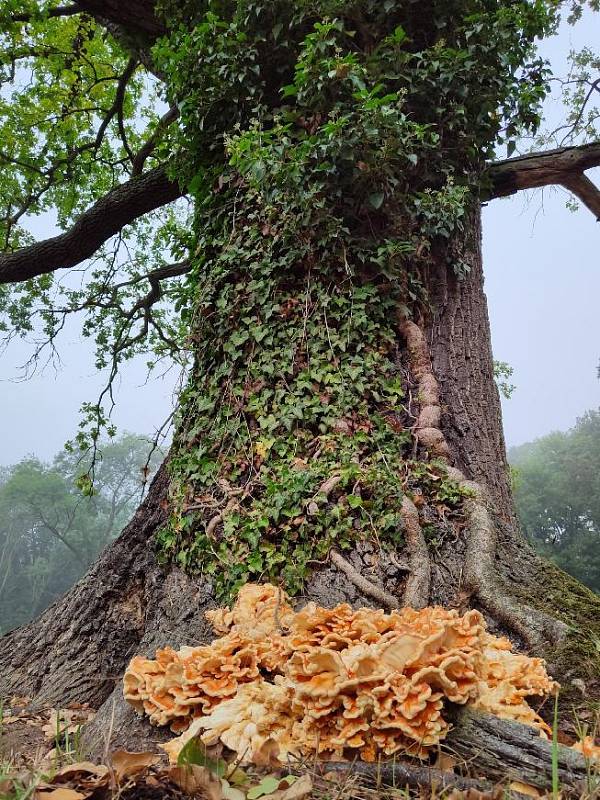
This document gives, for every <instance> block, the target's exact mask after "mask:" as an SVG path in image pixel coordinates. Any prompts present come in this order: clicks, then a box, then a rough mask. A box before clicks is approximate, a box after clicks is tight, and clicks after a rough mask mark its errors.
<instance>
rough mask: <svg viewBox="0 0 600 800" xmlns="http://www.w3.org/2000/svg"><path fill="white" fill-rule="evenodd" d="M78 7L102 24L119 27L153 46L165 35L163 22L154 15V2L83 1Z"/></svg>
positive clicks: (132, 0) (147, 0)
mask: <svg viewBox="0 0 600 800" xmlns="http://www.w3.org/2000/svg"><path fill="white" fill-rule="evenodd" d="M77 5H78V6H79V7H80V8H81V9H82V10H83V11H85V12H87V13H88V14H90V15H91V16H93V17H95V18H96V19H98V21H99V22H100V23H101V24H105V23H106V22H109V23H112V24H114V25H118V26H119V27H121V28H123V30H125V31H126V32H127V33H128V34H129V35H132V36H136V37H139V38H141V39H142V40H146V41H147V42H148V43H149V44H151V43H152V42H153V41H154V40H155V39H157V38H158V37H159V36H162V35H163V34H164V33H165V26H164V24H163V22H162V21H161V20H160V19H159V18H158V17H157V16H156V14H155V13H154V6H155V5H156V3H155V1H154V0H129V2H127V3H121V2H119V0H81V2H78V3H77Z"/></svg>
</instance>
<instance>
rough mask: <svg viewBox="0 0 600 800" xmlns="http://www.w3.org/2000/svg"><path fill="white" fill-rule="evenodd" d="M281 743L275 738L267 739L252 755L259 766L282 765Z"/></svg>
mask: <svg viewBox="0 0 600 800" xmlns="http://www.w3.org/2000/svg"><path fill="white" fill-rule="evenodd" d="M278 756H279V745H278V744H277V742H275V741H274V740H273V739H267V740H266V741H265V742H263V743H262V745H261V746H260V747H259V748H258V750H256V751H255V752H254V754H253V755H252V761H253V763H254V764H256V766H257V767H281V762H280V760H279V758H278Z"/></svg>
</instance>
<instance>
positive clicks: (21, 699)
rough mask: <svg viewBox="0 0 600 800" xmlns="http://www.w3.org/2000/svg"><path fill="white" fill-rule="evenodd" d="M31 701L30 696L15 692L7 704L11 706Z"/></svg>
mask: <svg viewBox="0 0 600 800" xmlns="http://www.w3.org/2000/svg"><path fill="white" fill-rule="evenodd" d="M29 703H31V697H29V695H26V694H16V695H14V697H11V698H10V701H9V705H11V706H28V705H29Z"/></svg>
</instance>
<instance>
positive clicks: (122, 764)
mask: <svg viewBox="0 0 600 800" xmlns="http://www.w3.org/2000/svg"><path fill="white" fill-rule="evenodd" d="M111 761H112V767H113V770H114V772H115V775H116V776H117V780H118V781H121V780H122V779H123V778H129V777H130V776H131V775H136V774H137V773H138V772H142V771H143V770H145V769H148V767H152V766H153V765H154V764H158V762H159V761H160V756H159V755H157V754H156V753H150V752H144V753H130V752H128V751H127V750H115V752H114V753H113V754H112V756H111Z"/></svg>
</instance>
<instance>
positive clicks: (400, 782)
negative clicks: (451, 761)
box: [318, 760, 525, 800]
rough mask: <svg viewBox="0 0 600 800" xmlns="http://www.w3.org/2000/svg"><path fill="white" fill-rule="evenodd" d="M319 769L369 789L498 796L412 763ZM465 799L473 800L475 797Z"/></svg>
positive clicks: (488, 786) (476, 783) (517, 799)
mask: <svg viewBox="0 0 600 800" xmlns="http://www.w3.org/2000/svg"><path fill="white" fill-rule="evenodd" d="M318 766H319V770H320V772H321V774H322V775H324V776H326V777H327V778H329V776H330V775H331V774H332V773H333V774H336V775H339V776H340V778H342V777H347V778H352V777H355V776H359V777H360V778H361V779H362V781H363V782H364V783H366V784H367V785H368V786H376V787H379V786H382V785H383V786H393V787H395V788H396V789H397V790H401V789H405V788H406V787H410V788H413V789H421V790H422V789H424V788H425V787H431V788H432V789H433V790H435V793H436V794H435V796H436V797H437V792H438V791H445V790H446V789H458V790H459V792H469V791H471V792H473V791H475V792H478V793H479V792H486V795H485V796H486V797H493V796H494V795H493V790H494V788H495V787H494V785H493V784H492V783H490V782H489V781H485V780H473V779H472V778H463V777H462V776H460V775H455V774H454V773H453V772H445V771H444V772H443V771H442V770H439V769H436V768H435V767H428V766H421V765H420V764H418V763H415V762H410V761H404V760H402V761H401V760H395V761H393V762H383V763H381V762H378V763H374V764H369V763H366V762H364V761H355V762H354V763H344V762H341V763H338V762H335V761H333V762H325V763H323V764H319V765H318ZM334 794H335V793H334ZM337 796H338V797H341V796H342V795H339V794H338V795H337ZM445 796H446V795H444V797H445ZM451 796H453V795H451ZM465 796H468V797H471V796H473V795H472V794H469V795H465ZM475 796H476V797H482V796H483V795H480V794H477V795H475ZM510 796H511V798H512V800H521V798H523V800H524V798H525V795H522V794H518V793H514V792H511V795H510Z"/></svg>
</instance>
